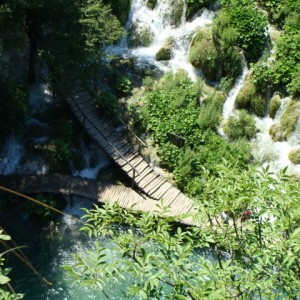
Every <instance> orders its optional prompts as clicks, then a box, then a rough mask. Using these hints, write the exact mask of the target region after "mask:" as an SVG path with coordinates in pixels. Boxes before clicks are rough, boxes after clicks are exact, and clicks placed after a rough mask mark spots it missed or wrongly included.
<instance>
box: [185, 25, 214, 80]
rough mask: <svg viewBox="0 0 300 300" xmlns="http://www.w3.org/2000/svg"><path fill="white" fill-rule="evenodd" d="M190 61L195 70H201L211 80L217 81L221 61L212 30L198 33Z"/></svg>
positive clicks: (201, 30) (203, 30)
mask: <svg viewBox="0 0 300 300" xmlns="http://www.w3.org/2000/svg"><path fill="white" fill-rule="evenodd" d="M189 61H190V63H191V64H192V65H193V66H194V67H195V68H197V69H201V70H202V72H203V74H204V75H205V76H206V77H207V78H208V79H209V80H216V79H217V74H218V70H219V64H220V61H219V57H218V52H217V49H216V47H215V45H214V41H213V38H212V31H211V29H208V28H207V29H200V30H198V31H197V32H196V34H195V36H194V38H193V41H192V45H191V50H190V54H189Z"/></svg>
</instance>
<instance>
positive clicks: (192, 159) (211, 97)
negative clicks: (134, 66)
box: [134, 73, 250, 196]
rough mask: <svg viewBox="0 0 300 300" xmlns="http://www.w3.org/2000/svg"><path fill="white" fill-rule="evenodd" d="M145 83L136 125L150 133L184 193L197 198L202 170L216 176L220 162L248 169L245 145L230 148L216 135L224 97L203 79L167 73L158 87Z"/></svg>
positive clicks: (136, 111)
mask: <svg viewBox="0 0 300 300" xmlns="http://www.w3.org/2000/svg"><path fill="white" fill-rule="evenodd" d="M145 84H146V85H147V90H146V92H145V94H144V97H143V100H142V102H141V103H140V106H141V107H140V108H137V106H135V108H134V115H135V116H136V117H137V120H136V122H137V125H140V126H142V127H143V130H146V131H148V132H150V133H151V135H152V138H153V142H154V143H156V144H157V145H158V154H159V157H160V159H161V165H162V166H165V167H167V168H168V169H169V170H170V171H171V172H173V173H174V175H175V180H176V181H177V183H178V185H179V186H180V188H182V189H183V190H185V192H187V193H188V194H190V195H193V196H195V195H197V194H199V193H200V192H201V190H202V188H203V184H204V182H203V180H202V172H203V170H202V168H203V167H205V168H207V169H208V170H210V172H211V173H212V174H214V173H215V167H216V165H217V164H218V163H221V162H222V159H223V158H225V159H227V160H228V161H230V162H232V163H233V164H235V163H237V164H238V165H239V166H240V167H241V168H243V167H245V166H246V165H247V163H248V162H249V158H250V154H249V147H247V145H246V143H245V142H244V141H243V140H241V141H238V142H237V143H228V142H227V141H225V140H224V139H223V138H222V137H220V136H219V135H218V134H217V128H218V126H219V121H220V117H221V109H222V105H223V101H224V99H225V96H224V94H222V93H221V92H218V91H215V90H214V89H211V88H208V87H207V86H206V85H205V84H204V82H202V81H201V80H199V81H197V82H196V83H192V82H191V80H190V79H189V78H188V77H187V75H186V74H184V73H177V74H176V75H173V74H166V75H165V76H164V77H163V78H162V79H161V80H160V81H159V82H153V81H150V82H149V81H146V82H145ZM201 99H202V101H201ZM140 101H141V100H140ZM136 109H138V110H136ZM179 111H180V113H178V112H179Z"/></svg>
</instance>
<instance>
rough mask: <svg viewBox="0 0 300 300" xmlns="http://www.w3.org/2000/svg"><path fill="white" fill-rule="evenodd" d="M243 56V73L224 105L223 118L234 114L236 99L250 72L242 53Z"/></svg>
mask: <svg viewBox="0 0 300 300" xmlns="http://www.w3.org/2000/svg"><path fill="white" fill-rule="evenodd" d="M241 57H242V66H243V69H242V74H241V75H240V76H239V77H238V78H237V80H236V82H235V85H234V87H233V88H232V90H231V91H230V92H229V94H228V97H227V99H226V101H225V103H224V105H223V118H224V119H225V120H227V119H228V118H229V117H231V116H233V115H234V103H235V99H236V97H237V95H238V93H239V91H240V90H241V88H242V87H243V85H244V82H245V78H246V76H247V74H248V72H249V70H248V67H247V63H246V61H245V57H244V55H242V54H241Z"/></svg>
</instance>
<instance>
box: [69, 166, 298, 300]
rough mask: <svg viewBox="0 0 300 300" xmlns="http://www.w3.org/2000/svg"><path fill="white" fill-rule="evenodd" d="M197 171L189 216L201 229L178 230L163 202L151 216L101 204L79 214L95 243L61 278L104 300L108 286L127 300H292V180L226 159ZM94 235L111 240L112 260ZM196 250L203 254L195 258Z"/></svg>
mask: <svg viewBox="0 0 300 300" xmlns="http://www.w3.org/2000/svg"><path fill="white" fill-rule="evenodd" d="M202 172H203V177H202V178H203V180H204V181H205V188H204V190H203V193H201V194H199V199H198V200H199V202H198V204H199V206H200V207H199V210H198V211H197V213H196V215H195V219H196V220H197V221H198V222H199V224H201V228H190V227H186V228H185V229H184V230H183V229H182V228H181V227H179V226H178V224H176V223H174V221H175V220H180V219H181V218H184V216H182V217H178V218H177V217H176V218H171V217H167V208H163V204H162V205H160V204H159V205H158V207H157V212H154V213H143V212H133V211H129V210H127V211H125V210H122V209H121V208H120V207H118V206H117V205H113V204H108V203H107V204H105V205H104V206H103V207H102V208H99V207H95V208H94V209H92V210H90V211H87V210H85V212H86V215H85V216H84V218H85V219H86V224H85V225H84V227H83V228H82V230H83V231H86V232H87V234H88V235H89V236H90V237H93V238H96V242H95V247H94V249H93V250H92V251H89V252H88V253H85V254H80V255H76V257H75V258H76V262H75V264H74V265H73V266H67V267H66V268H67V270H68V271H69V274H70V275H71V276H72V277H73V278H74V280H76V282H78V283H79V284H81V285H82V286H92V287H95V288H97V289H98V290H99V293H101V292H102V293H104V294H105V295H106V298H110V297H111V289H109V288H108V287H109V285H111V284H112V283H113V284H115V283H116V284H117V286H118V287H119V289H120V291H121V292H122V293H123V294H124V296H125V298H129V299H135V298H138V299H163V298H165V297H166V298H168V299H252V298H255V297H256V295H259V297H261V298H262V299H274V300H275V299H278V298H283V299H288V298H289V299H292V298H295V297H297V296H298V295H299V292H300V291H299V287H300V284H299V283H300V277H299V272H298V271H299V269H298V268H299V255H300V240H299V233H300V232H299V227H298V225H299V221H300V214H299V209H298V208H299V205H300V202H299V201H300V200H299V199H300V197H299V188H300V186H299V182H296V181H292V180H291V179H290V178H288V177H287V176H286V175H285V174H284V171H283V172H280V173H279V174H276V175H274V174H272V173H270V172H268V169H264V170H261V171H258V170H255V169H252V168H249V169H247V170H245V171H240V170H239V169H238V168H237V167H236V166H234V165H230V164H227V163H226V162H224V163H223V164H222V165H219V166H217V168H216V174H215V175H213V174H211V173H209V172H208V170H206V169H203V170H202ZM270 187H272V188H270ZM245 211H248V212H250V215H249V219H247V218H245ZM222 212H226V214H227V216H228V220H227V222H223V221H222V219H221V217H220V214H221V213H222ZM118 225H123V227H122V230H120V227H119V226H118ZM124 225H125V226H124ZM283 232H284V234H283ZM102 237H106V238H107V239H110V240H111V244H112V245H113V247H114V250H113V251H114V256H113V257H114V259H113V260H111V259H110V257H109V256H108V255H107V252H106V251H105V243H106V242H103V239H102ZM199 249H200V254H199ZM201 249H206V253H207V252H208V253H209V254H210V255H208V256H202V255H201ZM209 257H212V258H209ZM100 266H101V267H100ZM125 274H126V276H125Z"/></svg>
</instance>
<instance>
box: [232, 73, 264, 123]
mask: <svg viewBox="0 0 300 300" xmlns="http://www.w3.org/2000/svg"><path fill="white" fill-rule="evenodd" d="M235 108H237V109H246V110H247V111H249V112H253V113H255V114H256V115H257V116H259V117H263V116H264V115H265V113H266V110H267V99H266V98H264V97H262V96H261V95H259V93H258V92H257V90H256V87H255V85H254V82H253V80H252V78H251V75H249V76H248V77H247V78H246V80H245V83H244V86H243V87H242V88H241V90H240V91H239V93H238V95H237V97H236V100H235Z"/></svg>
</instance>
